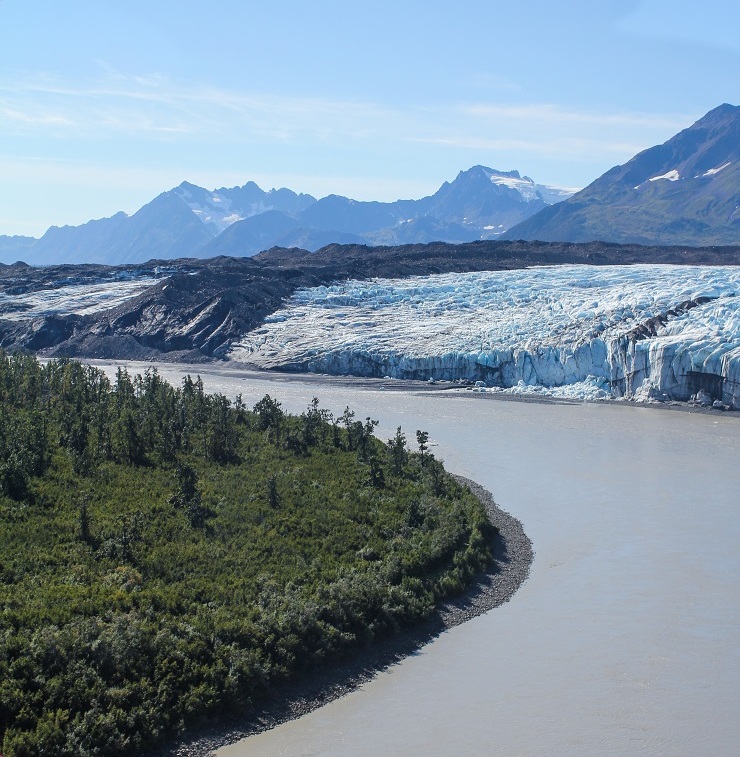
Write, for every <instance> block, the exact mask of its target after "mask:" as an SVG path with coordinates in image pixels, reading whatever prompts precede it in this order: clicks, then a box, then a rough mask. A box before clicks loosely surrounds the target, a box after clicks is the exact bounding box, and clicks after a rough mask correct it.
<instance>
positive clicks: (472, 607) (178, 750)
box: [156, 476, 534, 757]
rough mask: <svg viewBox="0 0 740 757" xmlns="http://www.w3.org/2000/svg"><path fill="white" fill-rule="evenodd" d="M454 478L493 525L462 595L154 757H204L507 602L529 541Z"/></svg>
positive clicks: (482, 493)
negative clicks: (480, 567) (488, 551)
mask: <svg viewBox="0 0 740 757" xmlns="http://www.w3.org/2000/svg"><path fill="white" fill-rule="evenodd" d="M455 478H456V479H457V480H458V481H459V482H460V483H463V484H467V485H468V486H469V487H470V489H471V491H472V492H473V493H474V494H475V495H476V496H477V497H478V499H479V500H480V501H481V503H482V504H483V506H484V507H485V509H486V513H487V514H488V518H489V520H490V521H491V524H492V525H493V526H494V527H495V528H496V529H497V533H496V534H495V536H494V538H493V541H492V545H491V546H492V551H493V560H492V562H491V566H490V567H489V570H488V571H486V572H485V573H482V574H480V575H479V576H477V577H476V580H475V581H474V582H473V584H472V585H471V587H470V588H469V589H468V590H467V591H466V592H465V593H464V594H462V595H461V596H458V597H456V598H455V599H453V600H450V601H447V602H444V603H441V604H440V605H439V607H438V608H437V610H436V612H435V613H434V614H433V616H432V617H431V618H429V619H428V620H427V621H425V622H424V623H423V624H420V625H418V626H415V627H414V628H410V629H405V630H404V631H402V632H401V633H399V634H396V635H395V636H392V637H390V638H387V639H384V640H382V641H380V642H379V643H378V644H374V645H373V646H372V647H369V648H366V649H361V650H358V651H357V652H356V653H355V654H353V655H352V656H350V657H347V658H346V659H343V660H340V661H339V662H337V663H336V664H335V665H333V666H331V668H330V669H328V670H325V671H318V672H317V673H314V674H311V675H310V676H307V677H306V678H304V679H299V680H296V681H294V682H291V683H289V684H285V685H282V686H279V687H276V688H275V689H274V690H273V691H272V692H271V695H270V697H269V698H268V699H267V700H266V701H265V702H263V703H262V704H263V706H262V707H261V708H260V709H259V710H257V709H255V710H252V711H249V712H244V713H242V714H240V715H239V716H238V717H234V716H231V717H229V718H228V719H225V720H223V721H221V722H220V723H218V724H217V725H212V726H204V727H201V728H199V729H197V730H194V731H193V732H192V733H190V734H189V736H188V737H187V738H186V739H184V740H181V741H179V742H178V743H176V744H170V745H169V746H168V747H165V748H163V749H161V750H160V751H158V752H157V753H156V757H206V756H207V755H210V754H212V753H213V751H214V750H216V749H218V748H220V747H222V746H225V745H227V744H233V743H234V742H236V741H239V740H240V739H243V738H246V737H247V736H250V735H253V734H256V733H260V732H262V731H266V730H268V729H270V728H274V727H275V726H277V725H279V724H280V723H284V722H286V721H288V720H293V719H295V718H299V717H301V716H302V715H305V714H306V713H308V712H311V711H312V710H315V709H317V708H318V707H321V706H322V705H324V704H327V703H328V702H331V701H333V700H335V699H337V698H339V697H341V696H343V695H345V694H347V693H349V692H350V691H352V690H354V689H356V688H359V687H360V686H362V684H364V683H366V682H367V681H369V680H370V679H372V678H373V677H374V676H375V675H377V673H379V672H380V671H382V670H385V669H386V668H388V667H390V666H391V665H393V664H394V663H397V662H399V661H400V660H402V659H403V658H404V657H407V656H408V655H410V654H413V653H414V652H416V651H418V650H419V649H420V648H421V647H423V646H424V645H425V644H427V643H428V642H430V641H431V640H432V639H434V638H435V637H437V636H438V635H439V634H441V633H443V632H444V631H446V630H448V629H450V628H454V627H455V626H457V625H460V624H461V623H464V622H466V621H468V620H471V619H472V618H475V617H477V616H479V615H482V614H483V613H486V612H488V611H489V610H491V609H493V608H495V607H498V606H500V605H502V604H504V603H505V602H508V601H509V599H511V597H512V596H513V595H514V593H515V592H516V591H517V589H519V587H520V586H521V585H522V584H523V583H524V581H525V580H526V579H527V576H528V574H529V568H530V565H531V564H532V560H533V558H534V551H533V549H532V543H531V541H530V540H529V538H528V537H527V535H526V534H525V532H524V529H523V527H522V524H521V523H520V522H519V521H518V520H517V519H516V518H514V517H513V516H512V515H510V514H509V513H507V512H506V511H504V510H502V509H501V508H499V507H498V506H497V505H496V503H495V501H494V499H493V495H492V494H491V493H490V492H489V491H488V490H486V489H484V488H483V487H482V486H480V485H479V484H477V483H475V482H474V481H471V480H470V479H467V478H464V477H463V476H455Z"/></svg>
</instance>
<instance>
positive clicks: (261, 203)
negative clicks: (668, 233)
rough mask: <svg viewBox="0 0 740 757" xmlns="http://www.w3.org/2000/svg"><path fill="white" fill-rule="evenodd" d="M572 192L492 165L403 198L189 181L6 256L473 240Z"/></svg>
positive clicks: (107, 259)
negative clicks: (130, 210) (366, 198)
mask: <svg viewBox="0 0 740 757" xmlns="http://www.w3.org/2000/svg"><path fill="white" fill-rule="evenodd" d="M571 193H572V190H564V189H560V188H557V187H549V186H546V185H542V184H536V183H535V182H534V181H533V180H532V179H530V178H529V177H526V176H524V177H522V176H520V175H519V173H518V172H517V171H506V172H504V171H496V170H494V169H492V168H487V167H485V166H474V167H473V168H470V169H469V170H467V171H461V172H460V173H459V174H458V176H457V177H456V178H455V180H454V181H452V182H450V183H448V182H445V183H444V184H443V185H442V186H441V187H440V189H439V190H438V191H437V192H436V193H435V194H434V195H431V196H429V197H423V198H421V199H419V200H397V201H396V202H360V201H357V200H352V199H350V198H348V197H342V196H340V195H329V196H327V197H324V198H322V199H320V200H317V199H316V198H315V197H312V196H311V195H308V194H296V193H295V192H293V191H292V190H290V189H284V188H283V189H271V190H270V191H267V192H265V191H263V190H262V189H260V187H258V186H257V184H255V183H254V182H253V181H250V182H247V183H246V184H245V185H244V186H242V187H233V188H231V189H227V188H221V189H214V190H206V189H203V188H202V187H198V186H196V185H195V184H191V183H189V182H183V183H182V184H180V185H179V186H177V187H175V188H174V189H171V190H169V191H167V192H163V193H162V194H160V195H159V196H157V197H155V198H154V199H153V200H152V201H151V202H149V203H147V204H146V205H144V206H143V207H142V208H140V209H139V210H138V211H137V212H136V213H134V214H133V215H131V216H127V215H126V214H125V213H122V212H121V213H116V214H115V215H114V216H112V217H110V218H102V219H99V220H93V221H88V222H87V223H85V224H82V225H81V226H63V227H61V228H60V227H56V226H52V227H51V228H50V229H49V230H48V231H47V232H46V233H45V234H44V235H43V237H41V238H40V239H33V238H31V237H7V236H0V261H2V262H4V263H10V262H13V261H16V260H18V259H22V260H24V261H25V262H27V263H31V264H34V265H59V264H64V263H99V264H107V265H122V264H131V263H142V262H145V261H148V260H151V259H155V258H156V259H161V260H171V259H174V258H183V257H197V258H210V257H215V256H218V255H235V256H251V255H255V254H257V253H258V252H261V251H263V250H267V249H269V248H271V247H274V246H282V247H294V246H299V247H302V248H304V249H307V250H310V251H314V250H317V249H319V248H321V247H324V246H325V245H327V244H333V243H343V244H370V245H378V244H386V245H393V244H416V243H427V242H435V241H442V242H452V243H460V242H470V241H475V240H479V239H492V238H497V237H498V236H500V235H501V234H502V233H503V232H504V231H505V230H506V229H508V228H509V227H510V226H512V225H514V224H516V223H518V222H519V221H522V220H523V219H525V218H527V217H529V216H531V215H532V214H533V213H536V212H537V211H538V210H541V209H542V208H546V207H548V205H549V204H550V203H552V202H557V201H560V200H562V199H564V198H566V197H568V196H570V194H571Z"/></svg>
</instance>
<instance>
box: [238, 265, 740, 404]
mask: <svg viewBox="0 0 740 757" xmlns="http://www.w3.org/2000/svg"><path fill="white" fill-rule="evenodd" d="M739 290H740V268H738V267H737V266H677V265H652V264H646V265H629V266H628V265H624V266H621V265H612V266H599V267H594V266H588V265H564V266H550V267H533V268H526V269H522V270H509V271H493V272H476V273H462V274H461V273H452V274H440V275H432V276H424V277H414V278H407V279H373V280H370V281H357V280H354V281H345V282H342V283H339V284H336V285H334V286H320V287H315V288H307V289H300V290H298V291H297V292H295V293H294V295H293V296H292V298H291V299H290V301H289V302H288V303H287V304H286V306H285V307H283V308H281V309H280V310H278V311H277V312H275V313H273V314H272V315H271V316H268V318H267V319H266V321H265V323H264V324H263V325H262V326H261V327H259V328H257V329H255V330H253V331H251V332H249V333H248V334H246V335H245V336H244V337H243V338H242V339H240V340H239V341H238V342H237V343H235V344H234V346H233V347H232V349H231V351H230V354H229V357H230V358H231V359H233V360H238V361H240V362H244V363H249V364H252V365H256V366H259V367H261V368H268V369H282V370H301V371H311V372H318V373H329V374H351V375H359V376H377V377H390V378H399V379H401V378H403V379H417V380H427V381H429V380H432V381H439V380H446V381H454V380H465V381H468V382H475V383H476V385H477V386H476V388H477V389H478V390H479V391H505V392H508V393H524V394H547V395H551V396H560V397H573V398H583V399H611V398H615V399H616V398H626V399H635V400H642V401H649V400H663V401H665V400H678V401H689V400H692V399H693V400H694V401H699V402H701V403H702V404H705V405H706V404H714V405H715V407H720V406H722V407H726V408H732V409H738V408H740V308H739V302H740V298H738V296H737V295H738V292H739Z"/></svg>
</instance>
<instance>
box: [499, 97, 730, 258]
mask: <svg viewBox="0 0 740 757" xmlns="http://www.w3.org/2000/svg"><path fill="white" fill-rule="evenodd" d="M504 238H505V239H524V240H535V239H536V240H541V241H545V242H589V241H593V240H596V239H598V240H604V241H609V242H619V243H630V244H661V245H692V246H702V245H735V244H738V243H740V107H738V106H735V105H729V104H724V105H720V106H719V107H717V108H715V109H714V110H711V111H710V112H709V113H707V114H706V115H705V116H704V117H703V118H701V119H699V120H698V121H697V122H696V123H695V124H693V126H690V127H689V128H688V129H684V130H683V131H681V132H680V133H679V134H676V135H675V136H674V137H671V139H669V140H668V141H667V142H665V143H664V144H662V145H657V146H656V147H651V148H650V149H648V150H644V151H643V152H641V153H639V154H638V155H636V156H635V157H634V158H632V159H631V160H630V161H628V162H627V163H625V164H624V165H622V166H615V167H614V168H612V169H611V170H609V171H607V172H606V173H605V174H604V175H603V176H601V177H600V178H598V179H596V181H594V182H593V183H592V184H589V186H587V187H586V188H585V189H583V190H581V191H580V192H578V193H576V194H574V195H573V196H572V197H571V198H570V199H567V200H565V201H564V202H561V203H559V204H557V205H553V206H551V207H548V208H544V209H543V210H541V211H540V212H539V213H537V214H536V215H534V216H532V217H530V218H528V219H526V220H524V221H522V222H521V223H519V224H518V225H516V226H514V227H513V228H512V229H510V230H509V231H508V232H506V233H505V234H504Z"/></svg>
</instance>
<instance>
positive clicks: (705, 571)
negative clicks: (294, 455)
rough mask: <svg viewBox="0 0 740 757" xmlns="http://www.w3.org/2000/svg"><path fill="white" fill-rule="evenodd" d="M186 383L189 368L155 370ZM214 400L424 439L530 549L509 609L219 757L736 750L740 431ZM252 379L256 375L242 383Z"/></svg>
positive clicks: (545, 412)
mask: <svg viewBox="0 0 740 757" xmlns="http://www.w3.org/2000/svg"><path fill="white" fill-rule="evenodd" d="M159 367H160V371H161V373H162V375H164V376H165V378H168V379H170V380H172V381H175V382H179V379H180V376H181V375H182V374H183V370H182V369H181V368H179V367H175V366H166V365H161V366H159ZM192 370H193V372H200V373H201V375H202V377H203V380H204V383H205V385H206V388H207V389H209V390H213V391H221V392H223V393H225V394H227V395H229V396H232V397H233V396H234V395H235V394H236V393H238V392H241V393H242V395H243V397H244V399H245V401H246V402H247V403H248V404H252V403H254V402H256V401H257V400H258V399H260V398H261V397H262V396H264V394H265V393H270V394H271V395H272V396H273V397H276V398H277V399H278V400H279V401H280V402H281V403H283V405H284V407H285V408H286V409H287V410H290V411H302V410H304V409H305V408H306V407H307V405H308V403H309V401H310V399H311V398H312V397H313V396H318V397H319V398H320V400H321V404H322V406H323V407H327V408H329V409H330V410H332V411H334V412H341V411H342V410H343V409H344V407H345V406H346V405H350V406H351V407H352V408H353V409H354V410H355V411H356V412H357V415H358V417H360V418H364V417H365V416H366V415H371V416H372V417H373V418H376V419H378V420H380V426H379V428H378V432H379V434H380V435H381V437H382V438H388V437H390V436H391V435H392V434H393V432H394V431H395V428H396V426H397V425H399V424H400V425H402V426H403V428H404V431H405V432H406V435H407V437H408V438H409V440H411V439H414V438H415V431H416V429H424V430H427V431H428V432H429V434H430V438H431V440H432V441H433V442H434V443H435V445H436V446H434V447H433V448H432V451H433V452H434V454H435V455H437V456H438V457H440V458H442V459H443V460H444V462H445V465H446V467H447V468H448V469H449V470H451V471H452V472H455V473H460V474H463V475H465V476H468V477H469V478H472V479H474V480H476V481H478V482H479V483H481V484H482V485H483V486H485V487H486V488H488V489H489V490H490V491H492V492H493V494H494V497H495V499H496V501H497V502H498V504H499V505H500V506H501V507H503V508H504V509H506V510H508V511H509V512H511V513H512V514H514V515H515V516H516V517H517V518H519V519H520V520H521V521H522V523H523V525H524V528H525V531H526V532H527V534H528V535H529V537H530V538H531V539H532V542H533V545H534V549H535V560H534V563H533V566H532V570H531V574H530V577H529V579H528V581H527V582H526V583H525V584H524V586H523V587H522V588H521V589H520V590H519V591H518V592H517V594H516V595H515V596H514V598H513V599H512V600H511V601H510V602H509V603H508V604H506V605H503V606H502V607H500V608H497V609H495V610H493V611H491V612H489V613H487V614H486V615H483V616H481V617H479V618H476V619H474V620H472V621H470V622H468V623H465V624H463V625H461V626H458V627H457V628H454V629H452V630H450V631H447V632H445V633H444V634H442V635H441V636H440V637H439V638H438V639H436V640H435V641H433V642H432V643H430V644H429V645H427V646H425V647H424V648H423V649H422V650H421V652H420V653H418V654H416V655H414V656H412V657H409V658H407V659H406V660H404V661H403V662H401V663H400V664H398V665H395V666H394V667H392V668H391V669H389V670H388V671H386V672H383V673H380V674H379V675H378V676H377V677H376V678H375V679H373V680H372V681H371V682H369V683H368V684H366V685H364V686H363V687H362V688H361V689H359V690H357V691H355V692H353V693H351V694H349V695H347V696H345V697H343V698H341V699H339V700H337V701H335V702H333V703H331V704H328V705H326V706H324V707H322V708H320V709H319V710H317V711H315V712H313V713H310V714H309V715H306V716H304V717H302V718H300V719H298V720H295V721H292V722H290V723H287V724H285V725H282V726H280V727H278V728H276V729H273V730H271V731H268V732H266V733H263V734H259V735H257V736H252V737H250V738H248V739H245V740H244V741H242V742H239V743H237V744H235V745H232V746H230V747H225V748H223V749H221V750H219V752H218V755H219V757H278V755H281V756H283V755H285V756H290V757H308V756H309V755H311V756H312V757H313V756H314V755H321V756H322V757H378V755H387V756H388V757H422V756H423V757H459V756H461V757H477V756H478V755H480V756H481V757H482V756H483V755H485V756H486V757H581V756H582V757H594V756H595V755H599V756H600V757H612V756H613V757H625V756H626V755H648V756H651V757H652V756H656V757H657V755H666V756H670V757H700V756H702V757H703V756H704V755H712V757H725V756H727V757H730V755H732V756H733V757H734V755H736V754H737V753H738V752H737V749H738V744H740V718H738V708H739V706H740V591H739V588H738V585H739V578H740V570H739V568H740V549H739V547H740V418H739V417H737V415H735V416H734V417H733V416H730V415H727V414H722V413H720V412H716V413H689V412H678V411H670V410H659V409H655V408H646V407H635V406H631V405H626V404H625V405H620V406H615V405H608V404H555V403H531V402H517V401H506V400H501V399H495V398H492V397H490V396H485V395H473V394H466V395H465V396H461V395H459V394H458V395H455V394H453V393H449V392H437V393H435V394H426V393H423V392H419V393H409V392H396V391H387V390H381V389H379V388H377V387H378V386H379V384H372V383H369V384H368V383H365V384H361V383H358V384H356V385H350V386H347V385H344V384H342V383H341V382H337V381H335V380H327V381H326V382H321V381H318V382H317V381H315V380H311V379H308V378H307V379H297V380H290V381H283V380H276V379H273V380H267V379H265V378H261V377H249V378H243V377H242V376H241V375H240V374H239V373H232V372H223V371H222V372H219V371H218V370H215V369H213V368H212V367H210V366H202V367H198V368H193V369H192ZM245 375H246V374H245Z"/></svg>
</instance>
